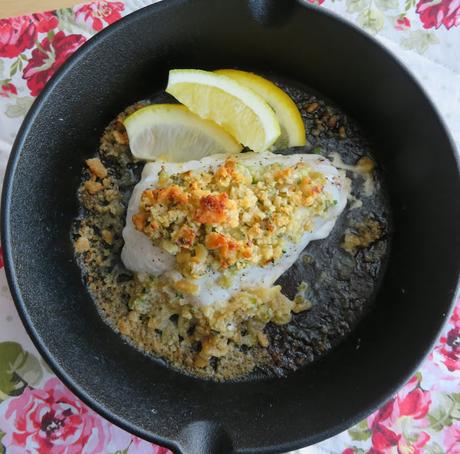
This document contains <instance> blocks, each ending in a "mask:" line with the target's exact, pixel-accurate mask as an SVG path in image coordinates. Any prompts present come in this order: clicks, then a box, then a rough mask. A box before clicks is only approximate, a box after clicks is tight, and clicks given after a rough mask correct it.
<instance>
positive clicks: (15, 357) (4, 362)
mask: <svg viewBox="0 0 460 454" xmlns="http://www.w3.org/2000/svg"><path fill="white" fill-rule="evenodd" d="M42 377H43V370H42V368H41V366H40V363H39V361H38V359H37V358H35V356H33V355H32V354H31V353H28V352H26V351H24V350H23V349H22V347H21V346H20V345H19V344H18V343H16V342H1V343H0V399H1V400H4V399H5V398H6V397H8V396H14V395H18V394H20V393H21V392H22V391H23V389H24V388H25V387H26V386H27V385H29V386H35V385H37V384H38V383H39V382H40V380H41V379H42Z"/></svg>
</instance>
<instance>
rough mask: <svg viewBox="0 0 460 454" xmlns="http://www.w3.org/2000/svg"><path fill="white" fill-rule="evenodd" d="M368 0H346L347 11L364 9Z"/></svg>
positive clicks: (368, 3) (353, 11)
mask: <svg viewBox="0 0 460 454" xmlns="http://www.w3.org/2000/svg"><path fill="white" fill-rule="evenodd" d="M369 5H370V0H347V12H348V13H360V12H361V11H364V10H365V9H368V8H369Z"/></svg>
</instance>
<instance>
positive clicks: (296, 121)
mask: <svg viewBox="0 0 460 454" xmlns="http://www.w3.org/2000/svg"><path fill="white" fill-rule="evenodd" d="M216 73H217V74H221V75H224V76H227V77H230V78H232V79H234V80H235V81H236V82H238V83H239V84H241V85H244V86H245V87H248V88H250V89H251V90H253V91H255V92H256V93H257V94H258V95H259V96H261V97H262V98H263V99H265V101H267V103H268V104H269V106H270V107H271V108H272V109H273V110H274V111H275V114H276V117H277V118H278V121H279V123H280V126H281V135H280V137H279V138H278V140H277V141H276V142H275V144H274V147H273V148H275V149H281V148H286V147H296V146H300V145H305V144H306V142H307V139H306V134H305V126H304V123H303V120H302V116H301V115H300V112H299V109H298V108H297V106H296V105H295V103H294V101H293V100H292V99H291V98H290V97H289V96H288V95H287V94H286V93H285V92H284V91H283V90H281V88H279V87H277V86H276V85H275V84H274V83H273V82H270V81H269V80H267V79H265V78H263V77H261V76H258V75H257V74H253V73H250V72H246V71H239V70H237V69H220V70H218V71H216Z"/></svg>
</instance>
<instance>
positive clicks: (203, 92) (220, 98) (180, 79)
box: [166, 69, 281, 151]
mask: <svg viewBox="0 0 460 454" xmlns="http://www.w3.org/2000/svg"><path fill="white" fill-rule="evenodd" d="M166 91H167V92H168V93H169V94H171V95H173V96H174V97H175V98H176V99H177V100H179V101H180V102H181V103H182V104H185V105H186V106H187V107H188V108H189V109H190V110H191V111H192V112H195V113H196V114H198V115H199V116H200V117H202V118H206V119H209V120H213V121H215V122H216V123H217V124H219V125H221V126H222V127H223V128H224V129H225V130H226V131H227V132H228V133H230V134H231V135H232V136H233V137H235V139H237V140H238V142H240V143H242V144H243V145H246V146H248V147H249V148H251V149H252V150H253V151H264V150H267V149H268V148H269V147H270V146H271V145H272V144H273V143H274V142H275V141H276V139H277V138H278V137H279V135H280V133H281V130H280V126H279V122H278V120H277V119H276V115H275V113H274V112H273V110H272V109H271V107H270V106H269V105H268V104H267V103H266V102H265V101H264V100H263V98H262V97H260V96H259V95H258V94H256V93H255V92H254V91H252V90H250V89H249V88H247V87H245V86H244V85H241V84H239V83H238V82H235V81H234V80H233V79H231V78H230V77H226V76H222V75H219V74H215V73H212V72H208V71H201V70H196V69H175V70H171V71H169V80H168V86H167V87H166Z"/></svg>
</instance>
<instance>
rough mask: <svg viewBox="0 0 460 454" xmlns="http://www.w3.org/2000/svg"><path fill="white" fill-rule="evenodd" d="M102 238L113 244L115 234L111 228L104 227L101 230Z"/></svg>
mask: <svg viewBox="0 0 460 454" xmlns="http://www.w3.org/2000/svg"><path fill="white" fill-rule="evenodd" d="M101 235H102V239H103V240H104V241H105V242H106V243H107V244H112V241H113V234H112V232H111V231H110V230H107V229H104V230H103V231H102V232H101Z"/></svg>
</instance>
